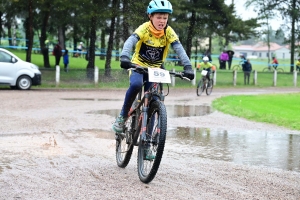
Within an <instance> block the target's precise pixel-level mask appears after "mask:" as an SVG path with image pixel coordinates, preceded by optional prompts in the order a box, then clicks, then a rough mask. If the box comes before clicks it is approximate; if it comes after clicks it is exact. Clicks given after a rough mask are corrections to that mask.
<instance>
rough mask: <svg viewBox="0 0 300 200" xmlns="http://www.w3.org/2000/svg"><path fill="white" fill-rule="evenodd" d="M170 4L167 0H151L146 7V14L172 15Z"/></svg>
mask: <svg viewBox="0 0 300 200" xmlns="http://www.w3.org/2000/svg"><path fill="white" fill-rule="evenodd" d="M172 12H173V9H172V4H171V3H170V2H169V1H168V0H152V1H150V3H149V5H148V7H147V14H148V15H149V14H152V13H169V14H172Z"/></svg>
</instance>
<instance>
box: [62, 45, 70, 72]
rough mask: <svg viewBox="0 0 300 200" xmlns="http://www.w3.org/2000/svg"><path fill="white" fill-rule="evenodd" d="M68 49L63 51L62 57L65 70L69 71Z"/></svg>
mask: <svg viewBox="0 0 300 200" xmlns="http://www.w3.org/2000/svg"><path fill="white" fill-rule="evenodd" d="M68 53H69V51H68V50H67V49H65V53H64V55H63V58H64V65H65V72H68V71H69V54H68Z"/></svg>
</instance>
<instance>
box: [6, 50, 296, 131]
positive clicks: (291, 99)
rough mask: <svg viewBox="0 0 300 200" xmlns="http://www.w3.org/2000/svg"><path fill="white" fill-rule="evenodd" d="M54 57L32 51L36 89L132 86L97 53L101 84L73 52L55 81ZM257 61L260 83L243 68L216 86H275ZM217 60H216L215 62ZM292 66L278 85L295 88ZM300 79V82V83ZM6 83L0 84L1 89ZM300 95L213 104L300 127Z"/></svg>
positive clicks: (223, 74) (115, 64)
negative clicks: (45, 57) (47, 65)
mask: <svg viewBox="0 0 300 200" xmlns="http://www.w3.org/2000/svg"><path fill="white" fill-rule="evenodd" d="M10 51H12V52H13V53H15V54H16V55H17V56H19V57H20V58H21V59H23V60H25V57H26V54H25V51H24V50H10ZM49 56H50V65H51V68H44V67H43V56H42V55H41V54H35V53H33V54H32V57H31V62H32V63H34V64H36V65H38V66H39V68H40V70H41V71H42V85H41V86H37V87H35V88H73V89H74V88H80V89H81V88H128V86H129V80H128V74H127V73H126V71H124V70H122V69H121V68H120V62H119V61H116V60H115V58H113V59H112V62H111V76H110V77H106V76H105V75H104V73H105V70H104V66H105V60H100V58H99V56H96V59H95V66H97V67H98V68H99V83H98V84H97V85H95V84H94V82H93V81H91V80H89V79H87V78H86V77H87V76H86V65H87V61H86V60H85V59H84V58H74V57H72V56H71V54H70V57H69V59H70V71H69V72H68V73H65V72H64V71H63V70H61V72H60V83H59V85H56V82H55V76H56V72H55V68H54V63H55V58H54V56H52V55H49ZM256 61H257V63H258V64H255V62H254V61H253V63H252V64H253V69H254V70H258V75H257V76H258V82H257V85H253V74H251V77H250V82H251V83H250V85H246V86H245V85H244V76H243V72H242V71H238V73H237V85H236V86H233V72H232V71H229V70H217V79H216V80H217V85H216V86H214V87H215V88H263V87H270V86H273V73H268V72H266V73H264V72H262V69H263V68H264V67H266V66H267V65H266V64H261V63H267V61H266V60H256ZM238 62H239V61H238V60H234V61H233V64H232V66H234V65H235V64H238ZM279 62H280V63H286V64H288V60H285V61H284V60H282V61H279ZM215 63H216V62H215ZM62 68H63V60H61V69H62ZM173 68H175V70H176V71H181V70H182V67H180V66H170V65H166V69H168V70H171V69H173ZM288 71H289V68H288V67H285V72H284V73H278V75H277V79H278V82H277V86H276V87H294V85H293V74H291V73H289V72H288ZM200 78H201V74H200V71H197V76H196V84H197V83H198V81H199V80H200ZM299 79H300V78H298V82H297V85H298V86H299V85H300V82H299ZM1 87H3V86H0V88H1ZM175 87H176V88H191V89H194V88H195V87H196V86H194V85H192V84H191V83H190V82H188V81H184V80H180V79H178V78H177V79H176V85H175ZM299 99H300V94H288V95H285V94H279V95H258V96H254V95H253V96H227V97H222V98H220V99H217V100H215V101H214V102H213V107H214V108H215V109H217V110H220V111H222V112H224V113H228V114H231V115H235V116H239V117H244V118H246V119H249V120H253V121H259V122H267V123H272V124H277V125H280V126H285V127H287V128H291V129H296V130H300V116H299V114H298V111H299V110H300V104H299V103H298V104H297V102H299Z"/></svg>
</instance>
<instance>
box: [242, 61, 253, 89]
mask: <svg viewBox="0 0 300 200" xmlns="http://www.w3.org/2000/svg"><path fill="white" fill-rule="evenodd" d="M243 72H244V84H245V85H246V84H248V85H249V81H250V74H251V72H252V65H251V63H250V60H249V59H247V61H246V62H245V63H244V64H243Z"/></svg>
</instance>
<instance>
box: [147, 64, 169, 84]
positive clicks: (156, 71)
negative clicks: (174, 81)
mask: <svg viewBox="0 0 300 200" xmlns="http://www.w3.org/2000/svg"><path fill="white" fill-rule="evenodd" d="M148 76H149V82H156V83H171V78H170V73H169V71H167V70H164V69H160V68H150V67H149V68H148Z"/></svg>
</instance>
